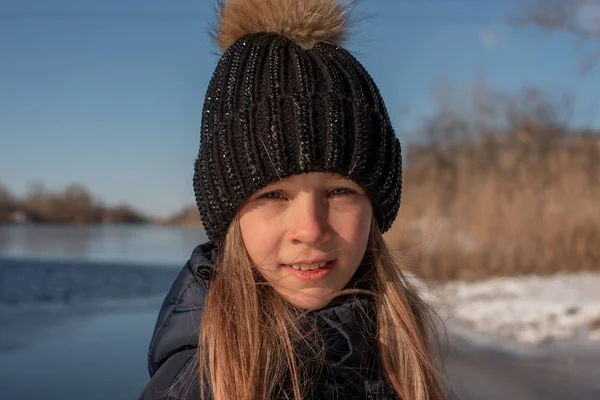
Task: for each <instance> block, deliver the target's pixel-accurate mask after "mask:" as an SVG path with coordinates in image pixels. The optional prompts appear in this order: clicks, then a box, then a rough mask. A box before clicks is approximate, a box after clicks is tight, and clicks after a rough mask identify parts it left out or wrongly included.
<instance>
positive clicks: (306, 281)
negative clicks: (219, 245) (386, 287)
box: [239, 172, 372, 310]
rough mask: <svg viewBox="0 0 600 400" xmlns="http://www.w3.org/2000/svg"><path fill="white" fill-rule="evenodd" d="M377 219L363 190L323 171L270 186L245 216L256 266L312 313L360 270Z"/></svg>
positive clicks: (248, 245) (243, 209)
mask: <svg viewBox="0 0 600 400" xmlns="http://www.w3.org/2000/svg"><path fill="white" fill-rule="evenodd" d="M371 218H372V207H371V202H370V200H369V199H368V197H367V196H366V195H365V192H364V190H363V189H362V188H361V187H360V186H358V185H357V184H356V183H354V182H353V181H351V180H346V179H344V178H343V177H342V176H341V175H338V174H330V173H320V172H319V173H309V174H301V175H294V176H291V177H289V178H286V179H284V180H282V181H278V182H275V183H272V184H270V185H268V186H266V187H264V188H263V189H261V190H260V191H258V192H256V193H255V194H254V195H252V196H251V197H250V198H249V199H248V201H247V202H245V203H244V204H243V205H242V206H241V207H240V214H239V220H240V229H241V234H242V239H243V241H244V245H245V247H246V250H247V252H248V254H249V255H250V259H251V260H252V262H253V264H254V266H255V267H256V268H257V270H258V271H259V272H260V273H261V275H262V276H263V277H264V278H265V280H266V281H267V282H268V283H269V284H271V285H272V286H273V287H274V288H275V290H276V291H277V292H278V293H279V294H280V295H282V296H283V297H284V298H286V299H287V300H288V301H290V302H291V303H292V304H294V305H295V306H297V307H300V308H304V309H310V310H314V309H318V308H321V307H324V306H326V305H327V304H328V303H329V301H330V300H331V299H330V296H332V295H334V294H336V293H337V292H338V291H340V290H342V289H343V288H344V287H345V286H346V284H347V283H348V281H349V280H350V279H351V278H352V276H353V275H354V273H355V272H356V270H357V268H358V266H359V265H360V262H361V261H362V259H363V256H364V254H365V251H366V248H367V241H368V238H369V229H370V225H371ZM325 262H327V264H326V265H325V266H324V267H323V266H322V265H323V263H325ZM320 265H321V267H319V266H320ZM315 268H317V269H315Z"/></svg>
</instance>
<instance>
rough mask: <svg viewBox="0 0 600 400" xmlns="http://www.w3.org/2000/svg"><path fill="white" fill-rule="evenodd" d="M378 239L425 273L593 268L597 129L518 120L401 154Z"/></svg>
mask: <svg viewBox="0 0 600 400" xmlns="http://www.w3.org/2000/svg"><path fill="white" fill-rule="evenodd" d="M407 155H408V158H409V160H410V163H409V164H408V165H407V166H406V167H405V170H404V193H403V200H402V206H401V209H400V213H399V217H398V219H397V220H396V223H395V224H394V226H393V227H392V229H391V230H390V232H388V233H387V234H386V235H385V237H386V240H387V242H388V243H389V244H390V245H391V246H392V248H393V249H394V250H395V251H396V254H398V255H400V257H401V258H402V262H403V264H404V265H406V266H407V267H408V269H409V270H411V271H413V272H415V273H417V274H418V275H420V276H423V277H426V278H428V279H441V280H446V279H466V280H469V279H479V278H484V277H490V276H499V275H518V274H530V273H533V274H552V273H557V272H563V271H580V270H596V271H600V135H597V134H574V133H569V132H567V131H565V130H564V129H560V128H556V127H552V126H543V125H539V124H535V123H521V124H520V125H518V128H516V129H514V130H513V132H509V133H508V134H503V135H492V134H487V135H483V136H481V137H479V138H478V139H477V140H474V141H471V142H469V143H463V144H459V143H458V142H456V143H455V144H451V145H444V146H440V145H436V144H435V143H433V144H430V145H428V146H422V147H420V148H412V149H409V150H408V151H407Z"/></svg>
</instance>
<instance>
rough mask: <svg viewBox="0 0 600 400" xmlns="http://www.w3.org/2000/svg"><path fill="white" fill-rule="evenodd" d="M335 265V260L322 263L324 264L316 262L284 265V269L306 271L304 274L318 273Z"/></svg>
mask: <svg viewBox="0 0 600 400" xmlns="http://www.w3.org/2000/svg"><path fill="white" fill-rule="evenodd" d="M334 264H335V260H330V261H322V262H315V263H312V264H303V263H302V264H301V263H298V264H282V266H283V267H287V268H291V269H293V270H294V271H304V272H310V271H318V270H320V269H324V268H330V267H332V266H333V265H334Z"/></svg>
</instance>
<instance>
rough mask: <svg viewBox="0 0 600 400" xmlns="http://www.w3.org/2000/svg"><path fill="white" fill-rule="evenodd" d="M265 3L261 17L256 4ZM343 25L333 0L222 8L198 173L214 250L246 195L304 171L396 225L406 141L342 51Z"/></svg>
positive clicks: (382, 222) (385, 225) (250, 1)
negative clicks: (331, 179)
mask: <svg viewBox="0 0 600 400" xmlns="http://www.w3.org/2000/svg"><path fill="white" fill-rule="evenodd" d="M267 3H268V5H269V12H271V14H272V15H269V14H268V13H267V15H266V16H265V12H266V11H265V10H256V6H257V5H261V4H262V5H263V6H264V5H265V4H267ZM283 3H287V4H286V5H283ZM277 4H280V5H282V7H281V8H279V14H277V13H278V11H277V10H278V7H277V6H276V5H277ZM253 7H254V8H253ZM311 7H312V8H311ZM323 7H329V9H327V10H324V9H323ZM263 8H264V7H263ZM252 13H259V14H260V15H254V14H252ZM294 15H295V16H294ZM307 15H310V16H312V17H313V18H306V17H307ZM315 15H317V16H319V15H321V16H322V18H321V19H322V21H320V23H321V25H319V26H318V27H317V26H316V25H317V24H316V22H315V18H314V16H315ZM292 17H293V18H292ZM303 17H304V18H305V20H301V19H302V18H303ZM253 18H254V19H255V20H253ZM294 18H295V19H294ZM346 18H347V9H344V8H343V7H342V6H340V5H338V4H337V2H336V1H334V0H311V1H297V0H293V1H292V0H278V2H273V1H272V0H271V1H268V0H244V1H234V0H230V1H228V2H224V3H222V5H221V10H220V24H219V28H218V29H219V31H218V32H216V34H215V37H216V38H217V40H218V42H219V44H220V46H221V48H222V49H223V51H224V53H223V55H222V56H221V58H220V60H219V63H218V65H217V67H216V70H215V71H214V74H213V76H212V79H211V81H210V83H209V87H208V89H207V92H206V98H205V102H204V108H203V111H202V127H201V139H200V151H199V156H198V158H197V159H196V162H195V173H194V191H195V194H196V202H197V204H198V208H199V210H200V216H201V219H202V223H203V225H204V228H205V230H206V233H207V235H208V237H209V239H210V240H212V241H213V242H215V243H216V244H220V243H222V241H223V239H224V237H225V235H226V233H227V229H228V227H229V224H230V223H231V221H232V219H233V218H234V216H235V213H236V212H237V209H238V208H239V206H240V204H242V202H243V201H245V200H246V199H247V198H248V197H249V196H250V195H252V194H253V193H254V192H256V191H257V190H259V189H261V188H263V187H264V186H266V185H268V184H270V183H272V182H275V181H277V180H279V179H280V178H282V179H283V178H285V177H288V176H291V175H295V174H301V173H307V172H333V173H339V174H341V175H343V176H345V177H347V178H349V179H352V180H353V181H355V182H356V183H358V184H359V185H361V186H362V187H363V188H364V189H365V192H366V194H367V195H368V197H369V198H370V200H371V202H372V204H373V209H374V212H375V217H376V219H377V223H378V226H379V229H380V230H381V232H385V231H387V230H388V229H389V228H390V226H391V224H392V222H393V221H394V219H395V218H396V215H397V213H398V209H399V207H400V195H401V188H402V178H401V176H402V158H401V148H400V142H399V141H398V139H397V138H396V136H395V133H394V129H393V127H392V125H391V123H390V119H389V116H388V113H387V110H386V106H385V104H384V102H383V99H382V97H381V95H380V93H379V90H378V88H377V86H376V85H375V82H374V81H373V79H372V78H371V76H370V75H369V73H368V72H367V71H366V70H365V69H364V68H363V66H362V65H361V64H360V63H359V62H358V61H357V60H356V58H355V57H353V56H352V55H351V54H350V52H348V51H347V50H345V49H344V48H343V47H341V46H339V45H338V44H336V42H339V41H340V37H343V36H344V33H345V31H344V30H343V29H342V30H340V26H342V27H343V26H344V23H345V21H346ZM317 19H318V18H317ZM249 21H250V22H249ZM277 22H279V25H277ZM303 23H304V25H303ZM327 23H329V25H327ZM244 24H246V25H245V26H244ZM307 24H308V28H311V27H312V28H314V29H312V30H311V29H307ZM311 24H312V25H311ZM228 26H229V28H228ZM323 26H325V28H323ZM327 26H329V28H327ZM317 28H319V29H317ZM334 28H335V29H337V30H335V29H334ZM232 31H235V32H232ZM323 32H325V33H323ZM327 32H329V33H328V34H327ZM319 35H321V36H319ZM328 35H329V36H328ZM336 35H337V36H336Z"/></svg>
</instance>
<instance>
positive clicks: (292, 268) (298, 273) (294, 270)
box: [282, 260, 336, 281]
mask: <svg viewBox="0 0 600 400" xmlns="http://www.w3.org/2000/svg"><path fill="white" fill-rule="evenodd" d="M323 264H324V265H323ZM335 264H336V260H331V261H327V262H325V263H318V264H300V265H298V264H295V265H289V264H282V266H283V268H284V269H286V270H287V271H288V272H289V274H290V275H291V276H294V277H295V278H297V279H299V280H301V281H316V280H319V279H322V278H325V277H326V276H327V275H329V273H330V272H331V270H332V269H333V267H334V266H335Z"/></svg>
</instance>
